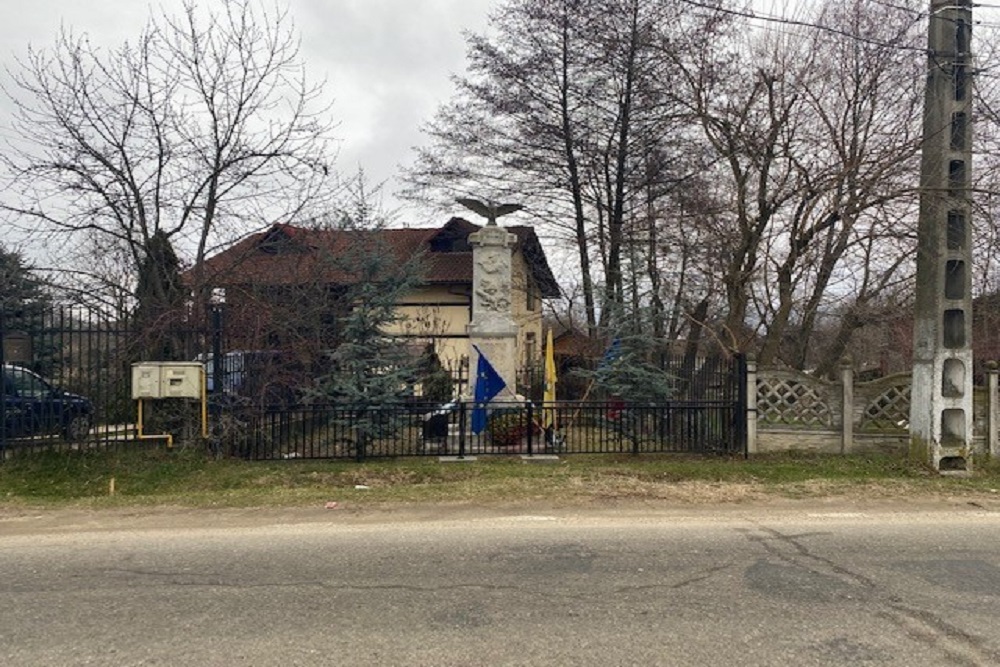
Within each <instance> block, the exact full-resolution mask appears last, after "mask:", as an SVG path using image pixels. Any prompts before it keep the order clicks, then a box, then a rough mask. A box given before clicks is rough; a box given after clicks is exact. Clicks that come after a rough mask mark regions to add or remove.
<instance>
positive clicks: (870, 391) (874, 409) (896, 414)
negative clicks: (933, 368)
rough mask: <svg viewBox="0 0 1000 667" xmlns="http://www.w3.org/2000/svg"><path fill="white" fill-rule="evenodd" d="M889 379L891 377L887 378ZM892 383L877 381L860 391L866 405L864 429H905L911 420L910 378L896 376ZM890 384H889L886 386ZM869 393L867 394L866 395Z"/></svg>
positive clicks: (862, 423)
mask: <svg viewBox="0 0 1000 667" xmlns="http://www.w3.org/2000/svg"><path fill="white" fill-rule="evenodd" d="M886 379H889V378H886ZM892 380H893V381H892V382H891V383H886V382H882V381H877V383H871V384H872V385H873V386H871V387H865V386H863V385H862V387H863V388H862V389H861V390H860V391H859V392H858V393H859V394H862V395H861V396H859V397H858V398H861V399H866V400H862V401H859V402H860V403H862V404H863V405H864V410H863V411H862V413H861V424H860V426H861V430H862V431H905V430H906V429H907V428H908V426H909V421H910V378H909V376H904V377H894V378H892ZM886 384H888V386H885V385H886ZM866 395H867V396H866Z"/></svg>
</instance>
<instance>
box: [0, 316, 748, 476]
mask: <svg viewBox="0 0 1000 667" xmlns="http://www.w3.org/2000/svg"><path fill="white" fill-rule="evenodd" d="M159 324H160V326H158V327H154V328H152V329H150V328H148V327H147V328H145V329H144V330H142V331H139V330H137V328H136V327H135V326H134V324H133V323H131V322H129V321H128V320H126V319H117V318H114V317H111V316H108V315H107V314H104V313H100V312H95V311H91V310H87V309H83V308H49V309H45V310H43V311H39V312H36V313H34V314H32V315H31V316H26V315H24V314H23V313H22V314H18V315H17V316H16V317H14V316H9V315H7V314H5V313H0V340H2V341H3V345H2V346H0V367H2V368H3V370H4V373H3V382H2V383H0V422H2V426H3V427H2V428H0V461H2V460H3V459H4V458H5V457H6V456H9V455H12V454H14V453H17V452H31V451H37V450H41V449H60V450H62V449H81V448H88V449H93V448H100V449H112V450H118V449H122V448H134V447H136V446H139V445H140V444H143V443H144V442H148V443H152V444H159V443H161V442H165V441H166V437H165V436H166V435H167V434H169V435H171V436H172V437H173V439H174V441H175V442H176V443H178V444H181V445H184V446H198V447H206V448H208V449H210V450H211V451H213V452H214V453H216V454H218V455H231V456H241V457H246V458H249V459H256V460H267V459H285V458H288V459H292V458H354V459H367V458H377V457H398V456H424V455H439V454H448V455H456V456H464V455H485V454H513V453H528V454H533V453H545V452H553V453H557V452H561V453H566V454H572V453H610V452H636V453H641V452H711V453H741V452H743V451H745V442H746V429H745V424H746V421H745V416H746V409H745V405H744V403H743V398H744V397H745V396H746V386H745V377H746V376H745V366H744V364H743V360H742V358H741V357H738V356H736V357H728V358H719V359H714V358H709V359H700V358H699V359H692V358H690V357H684V358H677V359H674V358H666V357H665V358H664V360H663V368H664V373H666V374H669V375H670V376H671V377H672V378H676V379H677V382H676V387H677V391H676V392H675V399H676V400H671V401H666V402H664V403H662V404H656V405H637V404H634V403H627V402H623V401H619V400H615V399H614V397H608V396H606V395H604V394H602V393H601V391H600V387H597V388H596V389H595V390H593V391H590V390H589V389H588V391H585V392H582V393H581V395H586V396H589V397H590V398H591V399H601V400H586V401H560V402H557V403H554V404H551V405H544V406H543V405H542V403H541V399H542V390H543V386H544V373H543V371H542V369H541V368H536V367H532V368H527V369H522V370H520V371H518V373H517V391H518V393H519V394H521V395H522V396H524V397H526V399H528V401H529V402H526V403H497V402H495V403H493V404H491V406H490V411H489V417H488V419H487V420H486V425H485V427H484V428H483V429H482V430H481V431H480V432H478V433H476V432H473V428H472V424H473V420H472V416H473V406H471V405H470V404H468V403H462V402H459V401H456V400H450V401H449V400H448V399H447V398H443V399H442V400H439V401H437V402H435V403H430V402H427V403H423V402H421V400H423V399H422V398H421V396H420V395H419V393H417V394H415V395H411V396H410V398H409V399H408V400H407V401H405V402H403V403H400V404H398V405H392V406H379V407H369V408H366V409H358V408H352V407H346V406H334V405H326V404H322V403H321V402H319V401H316V399H315V396H316V392H303V391H301V390H302V388H303V386H305V385H307V384H308V383H309V382H311V378H312V377H313V376H314V375H315V371H316V369H315V368H311V367H309V366H308V365H303V364H302V363H301V362H300V361H299V360H298V358H297V357H295V356H294V355H292V354H290V352H293V351H282V350H262V351H246V350H243V349H242V348H234V349H231V348H230V347H229V346H228V345H227V344H226V343H227V340H228V339H227V338H226V337H225V335H224V332H223V326H222V321H221V318H218V317H215V318H211V317H210V318H206V319H205V321H204V325H203V326H193V325H190V324H188V323H187V322H186V321H184V320H183V319H179V320H177V321H174V322H169V323H166V322H161V323H159ZM167 359H173V360H178V361H191V360H201V361H204V362H205V363H206V371H207V380H208V384H209V387H210V389H211V390H212V392H211V394H210V397H209V405H210V407H211V409H210V411H209V420H208V421H209V437H208V438H207V440H206V439H203V438H202V436H201V429H200V427H201V411H200V409H199V408H200V406H199V405H198V404H197V403H196V402H192V401H189V400H184V399H169V400H164V401H148V402H146V403H145V404H144V434H145V435H146V436H153V437H152V438H148V440H146V439H140V438H139V437H138V435H139V430H138V424H137V421H138V420H137V417H138V415H137V404H136V401H135V400H133V399H132V397H131V367H132V364H133V363H135V362H139V361H149V360H158V361H159V360H167ZM212 359H222V360H223V363H221V364H219V365H218V366H215V365H214V364H213V363H212V362H211V361H210V360H212ZM321 370H322V369H321ZM583 371H584V373H583V374H582V375H580V377H582V378H584V381H583V384H584V386H585V387H587V388H589V387H591V386H592V385H593V380H592V377H591V378H588V377H587V376H586V369H583ZM450 372H451V376H452V380H453V381H452V384H451V387H450V395H451V396H468V395H469V393H470V392H469V384H468V383H469V375H468V369H467V368H464V367H459V368H457V369H454V370H451V371H450ZM570 377H572V375H571V372H570V371H567V369H561V375H560V382H561V384H560V392H562V391H563V390H564V389H565V388H566V387H567V386H569V378H570ZM445 393H446V394H448V393H449V392H447V391H446V392H445ZM570 395H572V392H571V393H570ZM553 420H554V423H555V427H552V423H553ZM160 435H162V436H164V437H162V438H158V437H156V436H160Z"/></svg>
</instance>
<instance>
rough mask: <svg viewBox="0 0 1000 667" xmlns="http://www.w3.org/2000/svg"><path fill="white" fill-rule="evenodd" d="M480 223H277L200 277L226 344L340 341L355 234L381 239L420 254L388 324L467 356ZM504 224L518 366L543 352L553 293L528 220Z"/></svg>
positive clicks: (417, 343) (454, 361)
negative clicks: (218, 308) (219, 311)
mask: <svg viewBox="0 0 1000 667" xmlns="http://www.w3.org/2000/svg"><path fill="white" fill-rule="evenodd" d="M479 229H480V227H479V226H478V225H475V224H473V223H471V222H468V221H467V220H464V219H462V218H457V217H456V218H452V219H451V220H449V221H448V222H447V223H445V224H444V225H443V226H441V227H437V228H430V229H381V230H375V231H353V230H343V229H317V228H308V227H299V226H294V225H288V224H275V225H272V226H271V227H270V228H269V229H267V230H265V231H263V232H260V233H258V234H253V235H251V236H249V237H247V238H245V239H243V240H241V241H240V242H238V243H236V244H234V245H232V246H230V247H229V248H227V249H225V250H223V251H221V252H219V253H218V254H215V255H213V256H211V257H209V258H208V259H207V260H206V262H205V266H204V270H203V275H204V276H205V284H206V286H207V287H209V288H210V289H211V290H212V291H213V293H214V294H215V295H216V298H218V299H219V300H222V301H224V302H225V313H226V314H225V318H226V321H225V324H224V329H225V331H226V335H227V338H228V340H227V342H226V346H227V348H229V349H273V348H279V347H280V348H283V349H296V350H300V351H305V354H308V351H309V350H314V351H315V350H324V349H329V348H330V347H332V346H334V345H336V341H337V320H338V318H339V316H340V315H342V314H343V313H344V312H345V309H346V308H350V304H348V303H346V301H345V299H344V298H343V295H344V293H345V291H346V289H347V288H348V287H349V286H350V285H351V284H353V283H355V282H356V281H357V280H358V277H357V275H356V274H355V273H354V272H353V271H352V269H351V266H350V263H349V262H345V261H344V257H349V256H350V252H351V248H352V247H353V246H354V245H355V244H357V243H359V242H366V241H367V242H371V243H377V244H378V248H379V251H380V252H386V253H390V254H391V255H392V256H393V264H395V265H397V266H399V265H403V264H405V263H407V262H410V261H413V260H414V259H417V261H418V263H419V265H420V266H421V268H422V271H421V276H422V277H421V281H420V284H419V285H418V286H417V287H415V288H414V289H413V290H412V292H411V293H409V294H408V295H407V296H406V297H405V298H404V299H403V300H402V301H400V302H399V303H398V305H397V308H398V314H399V315H400V316H401V319H400V321H399V322H398V323H396V324H395V325H394V326H393V327H392V329H391V330H390V331H387V332H386V333H389V334H392V335H396V336H402V337H405V338H407V339H410V340H412V341H413V343H414V349H423V348H426V346H427V344H428V343H430V344H432V345H433V346H434V350H435V352H436V353H437V354H438V357H439V358H440V359H441V361H442V362H443V363H445V364H446V365H451V366H456V365H460V364H462V363H467V362H468V354H469V351H468V334H467V330H466V327H467V326H468V324H469V322H470V321H471V318H472V248H471V246H470V245H469V235H470V234H472V233H474V232H476V231H477V230H479ZM506 229H507V230H508V231H509V232H510V233H512V234H514V235H515V236H516V238H517V242H516V244H515V246H514V248H513V250H512V253H513V258H512V259H513V262H512V283H513V292H514V294H513V295H512V304H513V306H512V309H513V316H514V320H515V322H516V323H517V324H518V327H519V332H518V336H517V349H518V354H519V358H520V360H521V363H522V364H523V365H531V364H534V363H537V362H538V361H539V359H540V356H541V341H542V308H541V303H542V299H546V298H553V297H557V296H559V287H558V285H557V283H556V280H555V277H554V276H553V274H552V271H551V269H550V268H549V264H548V260H547V259H546V256H545V252H544V250H543V249H542V246H541V243H540V242H539V240H538V237H537V235H536V234H535V231H534V229H533V228H532V227H526V226H512V227H506Z"/></svg>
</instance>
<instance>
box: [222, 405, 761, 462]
mask: <svg viewBox="0 0 1000 667" xmlns="http://www.w3.org/2000/svg"><path fill="white" fill-rule="evenodd" d="M475 410H476V406H475V405H474V404H471V403H465V402H459V401H455V402H452V403H448V404H445V405H443V406H431V405H409V406H397V407H366V408H350V407H344V406H330V405H310V406H305V407H299V408H294V409H288V410H278V411H272V412H260V411H257V410H251V409H244V410H240V409H228V410H226V411H224V412H223V413H222V414H221V415H220V417H219V418H218V420H217V421H216V424H215V428H214V430H213V432H212V436H211V440H212V443H213V445H212V446H213V447H215V448H216V451H217V452H218V453H219V454H220V455H224V456H238V457H245V458H248V459H253V460H270V459H315V458H330V459H358V460H361V459H369V458H386V457H404V456H442V455H449V456H459V457H461V456H482V455H515V454H516V455H520V454H526V455H534V454H611V453H616V454H617V453H631V454H654V453H678V452H686V453H702V454H728V455H733V454H744V453H745V441H744V439H743V437H742V433H743V427H742V424H743V422H744V420H745V418H746V414H745V411H741V410H740V409H739V406H738V405H737V404H735V403H733V402H729V401H697V402H696V401H670V402H667V403H664V404H662V405H636V404H630V403H626V402H622V401H604V402H556V403H551V404H540V403H532V402H525V403H503V402H493V403H490V404H489V406H488V409H485V413H486V414H485V420H484V426H483V427H482V428H481V430H479V431H478V432H475V431H474V428H473V424H474V422H475V421H476V420H475V419H474V418H473V413H474V411H475Z"/></svg>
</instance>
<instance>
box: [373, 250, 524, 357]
mask: <svg viewBox="0 0 1000 667" xmlns="http://www.w3.org/2000/svg"><path fill="white" fill-rule="evenodd" d="M470 289H471V286H470V285H462V284H455V285H427V286H423V287H419V288H417V289H416V290H415V291H414V292H412V293H411V294H409V295H407V297H406V298H405V299H404V301H403V302H402V303H401V304H400V307H399V310H398V312H399V314H400V315H402V316H403V320H401V321H400V322H398V323H396V324H395V325H393V326H392V327H390V328H389V329H388V333H392V334H396V335H400V334H402V335H405V336H408V337H412V338H414V339H417V340H426V341H428V342H430V341H433V342H434V350H435V352H437V355H438V358H439V359H441V362H442V363H443V364H445V365H446V366H451V367H457V366H458V365H460V364H462V363H468V359H469V338H468V331H467V327H468V325H469V322H470V319H471V318H470V316H471V305H470V303H471V293H470ZM511 289H512V292H513V294H512V295H511V311H512V315H513V318H514V322H515V324H517V326H518V335H517V355H518V362H519V364H518V365H519V366H520V367H525V366H528V365H530V364H531V363H534V364H538V363H540V360H541V349H542V348H541V346H542V306H541V297H540V296H539V294H538V290H537V288H535V287H534V285H533V284H531V279H530V274H529V271H528V264H527V262H526V261H525V259H524V256H523V255H522V254H521V253H520V252H517V251H515V252H514V255H513V260H512V263H511ZM529 301H531V302H533V303H529ZM529 306H531V307H530V308H529Z"/></svg>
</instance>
